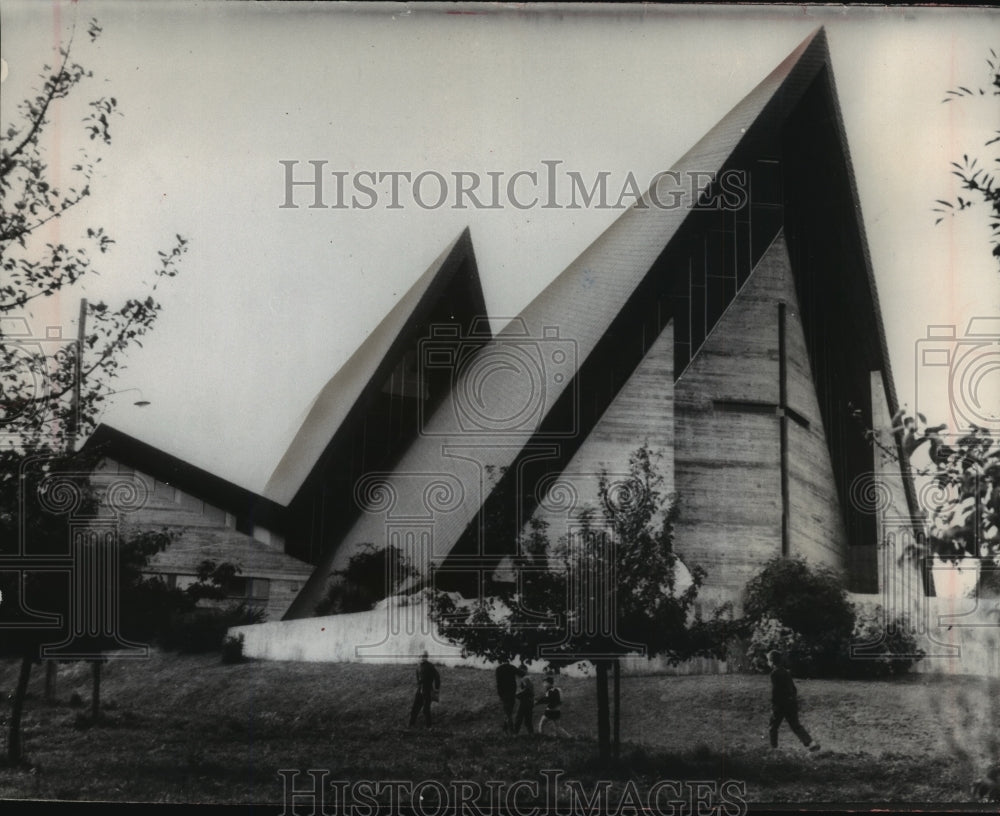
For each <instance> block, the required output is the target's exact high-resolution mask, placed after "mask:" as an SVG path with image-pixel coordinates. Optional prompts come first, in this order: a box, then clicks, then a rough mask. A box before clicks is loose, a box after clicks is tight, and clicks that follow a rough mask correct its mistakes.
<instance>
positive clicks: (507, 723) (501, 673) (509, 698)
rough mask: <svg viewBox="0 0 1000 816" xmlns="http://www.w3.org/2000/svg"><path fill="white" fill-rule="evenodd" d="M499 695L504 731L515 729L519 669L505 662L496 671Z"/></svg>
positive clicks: (507, 661)
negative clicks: (515, 704)
mask: <svg viewBox="0 0 1000 816" xmlns="http://www.w3.org/2000/svg"><path fill="white" fill-rule="evenodd" d="M496 676H497V695H498V696H499V697H500V703H501V704H502V705H503V730H504V731H511V730H512V729H513V728H514V703H515V702H516V701H517V669H515V668H514V667H513V666H512V665H511V663H510V661H509V660H504V661H503V662H502V663H501V664H500V665H499V666H497V671H496Z"/></svg>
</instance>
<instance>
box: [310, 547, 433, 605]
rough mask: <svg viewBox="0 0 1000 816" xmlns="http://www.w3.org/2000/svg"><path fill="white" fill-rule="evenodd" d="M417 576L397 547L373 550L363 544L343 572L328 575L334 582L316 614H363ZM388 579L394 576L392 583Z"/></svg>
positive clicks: (337, 571) (336, 571) (338, 571)
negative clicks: (406, 580) (405, 581)
mask: <svg viewBox="0 0 1000 816" xmlns="http://www.w3.org/2000/svg"><path fill="white" fill-rule="evenodd" d="M416 574H417V571H416V569H414V567H413V566H412V565H411V564H410V563H409V562H408V561H407V560H406V557H405V556H404V555H403V553H402V552H400V550H399V549H398V548H397V547H394V546H390V547H386V548H383V549H376V548H375V545H374V544H371V543H365V544H362V545H361V549H360V551H359V552H357V553H355V554H354V555H353V556H351V559H350V560H349V561H348V563H347V568H346V569H343V570H335V571H334V572H332V573H331V577H333V578H334V579H335V581H334V583H332V584H331V585H330V588H329V589H328V590H327V593H326V596H325V597H324V598H323V600H322V601H320V602H319V604H317V605H316V614H317V615H337V614H341V613H345V612H364V611H366V610H368V609H371V608H372V607H374V606H375V604H376V603H378V602H379V601H381V600H382V599H383V598H386V597H388V596H389V595H391V594H392V593H393V592H394V591H395V590H396V589H398V588H399V585H400V584H401V583H402V582H403V581H404V580H405V579H407V578H409V577H411V576H413V575H416ZM390 575H392V576H395V582H394V583H393V582H392V580H391V579H390V577H389V576H390Z"/></svg>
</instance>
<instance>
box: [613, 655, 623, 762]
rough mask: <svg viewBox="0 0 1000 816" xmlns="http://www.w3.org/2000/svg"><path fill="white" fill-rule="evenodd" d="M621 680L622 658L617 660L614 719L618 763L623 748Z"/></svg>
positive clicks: (615, 751)
mask: <svg viewBox="0 0 1000 816" xmlns="http://www.w3.org/2000/svg"><path fill="white" fill-rule="evenodd" d="M621 678H622V662H621V659H620V658H617V657H616V658H615V675H614V680H615V719H614V743H613V745H614V758H615V760H616V761H617V760H618V755H619V753H620V751H619V748H620V747H621V736H622V729H621V725H622V708H621Z"/></svg>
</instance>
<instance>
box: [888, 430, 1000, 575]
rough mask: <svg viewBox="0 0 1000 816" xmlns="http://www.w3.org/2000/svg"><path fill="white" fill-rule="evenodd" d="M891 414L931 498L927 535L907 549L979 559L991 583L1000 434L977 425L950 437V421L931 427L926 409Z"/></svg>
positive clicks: (998, 536)
mask: <svg viewBox="0 0 1000 816" xmlns="http://www.w3.org/2000/svg"><path fill="white" fill-rule="evenodd" d="M893 419H894V424H893V428H892V430H893V433H894V434H895V435H896V438H897V440H898V442H899V447H900V449H901V450H902V451H903V455H904V456H905V457H906V462H907V465H908V466H909V468H910V470H911V473H912V474H913V475H914V476H915V477H918V478H921V479H924V480H926V485H927V489H925V490H923V491H921V495H922V496H923V497H924V498H925V499H926V500H928V501H927V506H926V507H925V518H924V523H925V529H924V531H923V533H924V535H923V536H922V537H921V538H920V540H919V542H918V543H917V544H915V545H913V547H912V548H911V550H910V551H908V552H907V553H904V555H909V556H918V557H919V556H922V555H925V554H929V555H932V556H934V557H936V558H939V559H941V560H943V561H949V562H951V563H953V564H959V563H961V562H962V561H963V560H964V559H980V560H981V563H982V566H983V567H985V569H983V570H982V571H981V573H980V576H981V577H980V589H981V590H983V589H986V588H988V587H990V586H991V584H990V582H991V581H992V582H994V583H995V582H996V581H997V578H998V568H1000V444H998V443H1000V437H998V436H997V434H996V432H994V431H991V430H990V429H988V428H980V427H974V428H972V429H971V430H969V431H968V432H966V433H965V434H963V435H961V436H959V437H958V438H949V437H946V436H944V435H943V434H944V431H945V430H946V429H947V426H946V425H936V426H933V427H927V424H926V420H925V419H924V417H923V415H922V414H917V415H916V417H912V416H910V415H909V414H907V413H906V412H905V411H900V412H899V413H897V414H896V416H895V417H894V418H893ZM877 436H878V435H877V434H874V433H873V434H871V437H872V438H873V439H877ZM918 451H919V452H920V453H921V456H920V457H917V456H916V454H917V453H918ZM889 453H890V455H891V454H892V452H891V451H890V452H889ZM924 453H926V458H924V457H923V454H924ZM992 588H993V589H996V587H992Z"/></svg>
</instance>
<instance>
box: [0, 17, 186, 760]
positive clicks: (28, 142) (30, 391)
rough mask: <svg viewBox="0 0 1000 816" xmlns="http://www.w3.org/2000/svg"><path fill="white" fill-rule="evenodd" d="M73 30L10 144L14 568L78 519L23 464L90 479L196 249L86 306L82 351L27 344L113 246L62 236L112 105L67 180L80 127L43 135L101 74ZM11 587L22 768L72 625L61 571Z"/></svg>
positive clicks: (94, 108) (2, 472) (92, 231)
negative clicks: (81, 58)
mask: <svg viewBox="0 0 1000 816" xmlns="http://www.w3.org/2000/svg"><path fill="white" fill-rule="evenodd" d="M75 32H76V27H75V24H74V28H73V33H72V34H71V35H70V37H69V39H68V41H67V42H66V44H64V45H62V46H60V48H59V50H58V59H57V60H56V61H55V64H54V65H46V66H44V68H43V71H42V73H41V75H40V85H39V86H38V87H37V88H36V90H35V91H33V92H32V95H31V96H29V98H27V99H25V100H24V101H23V102H21V104H19V105H18V106H17V107H16V109H15V113H14V115H13V117H12V118H11V121H5V122H4V123H3V125H2V129H3V132H2V134H0V270H2V275H0V372H2V374H0V556H8V557H13V558H18V557H20V555H21V554H22V551H21V547H22V545H23V546H24V547H25V548H26V550H27V551H30V552H31V553H32V554H35V555H37V554H42V553H56V552H60V551H63V552H65V550H66V548H67V544H68V541H69V532H70V528H69V514H68V513H58V512H53V511H52V509H51V507H48V506H43V504H44V502H43V503H42V504H40V503H39V501H38V499H39V497H38V496H34V495H26V496H22V488H21V483H22V482H21V478H20V474H21V471H22V466H24V465H25V463H27V462H39V461H40V462H43V464H42V465H41V468H42V469H43V471H44V472H45V473H46V474H48V475H50V476H57V475H60V474H62V475H65V477H66V479H68V480H71V481H72V480H74V479H76V477H78V476H79V474H81V473H87V472H90V471H91V470H92V469H93V467H94V465H95V464H96V462H97V459H98V458H99V457H100V451H98V450H91V451H88V452H79V451H76V450H75V447H76V445H75V441H76V440H77V439H78V438H80V437H81V436H83V435H86V434H87V433H89V432H90V430H92V429H93V428H94V426H95V425H96V420H97V418H98V417H99V416H100V409H101V406H102V403H103V401H104V400H105V399H106V398H107V397H108V396H109V395H110V394H112V393H114V391H113V388H112V383H113V381H114V379H115V378H116V377H117V376H118V374H119V372H120V370H121V367H122V365H123V358H124V354H125V353H126V352H127V351H128V350H129V349H130V348H132V347H134V346H136V345H141V342H140V340H141V338H142V337H143V335H145V334H146V333H147V332H148V331H149V330H150V329H152V328H153V326H154V325H155V322H156V320H157V318H158V316H159V314H160V311H161V306H160V303H159V302H158V301H157V300H156V298H155V291H156V288H157V286H158V284H159V282H160V281H161V280H164V279H169V278H172V277H174V276H175V275H176V274H177V271H178V263H179V261H180V259H181V256H182V255H183V253H184V252H185V251H186V248H187V242H186V240H185V239H184V238H182V237H181V236H177V241H176V244H175V245H174V246H173V247H172V248H170V249H168V250H166V251H162V252H160V253H159V262H158V265H157V266H156V268H155V269H154V270H153V276H154V283H153V285H152V287H151V289H150V292H149V293H148V294H147V295H146V296H144V297H135V298H128V299H126V300H124V302H122V303H121V304H118V305H109V304H107V303H105V302H103V301H98V302H95V303H92V304H90V305H89V307H88V306H87V305H86V301H82V304H83V307H82V308H81V327H80V328H81V332H80V333H81V335H82V338H81V339H82V342H78V343H65V344H62V345H61V346H60V347H59V348H58V349H56V350H54V351H53V350H50V349H48V348H46V347H45V345H44V344H38V343H34V342H26V341H25V339H24V337H23V334H24V331H23V329H24V328H25V327H29V328H30V322H29V320H28V318H29V317H30V313H28V310H30V309H31V308H32V307H33V306H34V305H35V304H37V303H39V302H41V301H42V300H44V299H45V298H48V297H51V296H53V295H55V294H56V293H59V292H61V291H62V290H64V289H66V288H67V287H70V286H72V285H73V284H75V283H77V282H78V281H80V280H81V279H82V278H84V277H85V276H87V275H90V274H94V273H96V272H97V263H96V262H97V260H98V259H99V258H100V257H101V256H103V255H105V254H107V253H108V252H110V251H111V249H112V247H113V245H114V243H115V241H114V239H113V238H112V237H111V236H109V235H107V234H106V233H105V231H104V229H103V227H101V226H99V225H91V226H89V227H86V228H85V230H84V231H83V234H82V235H80V236H79V238H78V240H76V241H75V242H74V241H72V240H71V239H67V241H68V242H63V241H62V240H61V238H56V237H54V236H56V235H57V232H56V230H55V226H56V223H57V222H58V221H59V219H61V218H62V217H63V216H64V215H66V214H67V213H69V212H71V211H74V210H77V209H81V210H82V207H81V205H82V204H83V202H84V201H85V200H86V199H87V198H88V197H89V196H90V195H91V182H92V181H93V179H94V176H95V171H96V168H97V166H98V164H99V163H100V161H101V156H100V152H101V151H102V150H104V149H105V148H106V147H107V146H109V145H110V144H111V139H112V123H113V120H114V118H115V117H116V116H118V115H120V114H119V112H118V100H117V99H116V98H115V97H111V96H104V95H100V96H96V97H94V98H92V99H91V100H90V101H89V103H88V105H87V113H86V115H85V116H84V118H83V120H82V122H81V129H80V131H79V136H80V137H81V141H82V143H83V147H81V149H80V157H79V160H78V161H77V162H76V163H75V164H73V165H72V166H71V168H70V169H69V170H68V171H67V170H66V168H64V167H60V168H59V171H60V172H59V175H58V177H57V175H56V172H55V169H54V167H53V166H52V164H51V158H50V156H49V154H48V150H47V145H49V144H52V143H55V142H57V141H58V142H61V143H63V144H65V143H66V141H67V139H69V138H71V135H70V134H71V131H70V130H69V129H68V128H67V129H65V130H62V131H60V133H59V139H58V140H55V139H52V138H45V137H46V136H47V135H48V134H49V130H50V128H51V125H52V122H53V116H54V114H55V111H56V109H57V108H59V107H60V106H65V105H67V104H69V103H67V100H69V99H70V98H71V97H72V98H73V99H76V98H77V97H79V95H80V93H81V92H82V93H86V92H85V90H83V89H84V88H85V87H86V84H87V81H88V80H89V79H91V77H92V74H91V72H90V71H89V70H87V69H86V68H85V67H83V65H81V64H80V63H79V62H77V61H75V59H74V58H73V56H72V53H73V42H74V38H75ZM87 34H88V37H89V40H90V42H91V43H92V42H93V41H94V40H96V39H97V38H98V36H99V35H100V34H101V29H100V27H99V26H98V24H97V22H96V21H94V20H91V21H90V24H89V26H88V29H87ZM68 111H69V112H71V111H72V106H71V105H70V108H69V109H68ZM68 118H69V117H67V116H64V117H63V119H64V120H67V119H68ZM64 180H65V183H63V181H64ZM76 489H77V490H78V491H79V498H80V503H79V504H78V505H77V510H78V511H79V512H86V510H87V508H88V507H92V506H94V505H95V503H96V502H97V501H98V497H97V495H96V494H95V493H94V491H93V489H92V488H91V487H90V486H88V485H86V484H85V483H78V484H77V486H76ZM0 591H2V592H3V603H2V604H0V624H2V625H3V638H2V641H0V655H4V656H8V657H16V658H18V659H19V660H20V661H21V671H20V673H19V677H18V684H17V688H16V689H15V694H14V696H13V700H12V717H11V723H10V727H9V732H8V750H7V760H8V761H9V762H12V763H16V762H20V761H21V759H22V748H21V739H20V717H21V712H22V711H23V705H24V698H25V694H26V690H27V685H28V679H29V677H30V671H31V665H32V663H33V662H34V661H35V660H37V659H38V657H39V646H40V645H41V644H43V643H48V642H52V641H53V640H54V639H58V638H56V637H54V636H55V635H58V633H59V626H58V625H56V624H54V623H53V622H54V621H59V620H60V618H61V619H62V621H63V622H65V617H66V616H65V614H64V612H65V609H66V603H67V588H66V586H65V583H63V584H60V582H59V580H58V578H57V577H54V576H53V575H52V574H43V573H40V572H25V571H13V570H9V571H6V572H0ZM30 610H43V611H42V612H32V611H30ZM43 623H44V624H47V625H45V626H40V625H38V624H43ZM95 679H96V675H95Z"/></svg>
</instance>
